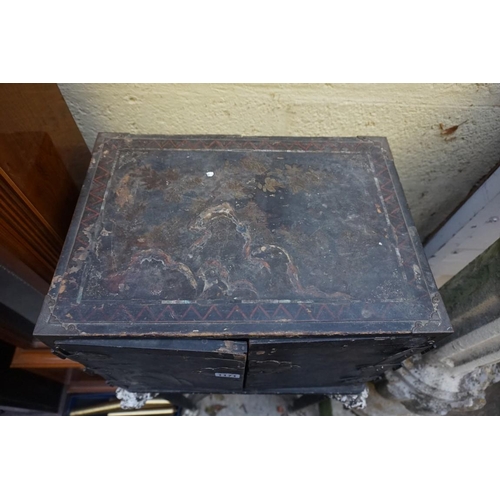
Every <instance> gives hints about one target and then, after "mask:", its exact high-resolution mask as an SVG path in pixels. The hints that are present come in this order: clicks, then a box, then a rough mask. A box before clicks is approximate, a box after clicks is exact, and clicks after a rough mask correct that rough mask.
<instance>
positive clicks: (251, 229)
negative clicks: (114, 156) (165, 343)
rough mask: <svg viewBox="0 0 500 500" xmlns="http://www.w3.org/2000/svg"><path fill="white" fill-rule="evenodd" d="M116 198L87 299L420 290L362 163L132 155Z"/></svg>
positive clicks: (126, 156) (119, 171) (122, 161)
mask: <svg viewBox="0 0 500 500" xmlns="http://www.w3.org/2000/svg"><path fill="white" fill-rule="evenodd" d="M207 173H208V176H207ZM106 201H107V202H106V205H105V207H104V209H103V212H102V223H101V224H100V225H99V227H98V228H97V231H96V242H95V244H96V246H95V253H94V259H93V262H92V269H89V272H88V273H87V275H86V276H85V283H84V288H83V298H84V299H100V298H103V297H106V298H107V297H116V298H122V299H152V298H162V299H171V300H194V299H207V300H213V299H224V298H230V299H252V300H259V299H316V298H319V299H325V298H333V299H341V300H351V299H367V298H372V299H374V298H381V299H410V298H411V297H412V295H413V296H414V295H415V294H416V293H418V291H417V290H416V289H415V288H410V287H402V286H401V283H402V281H403V274H402V272H401V269H400V266H399V265H398V259H397V254H396V252H395V245H394V242H393V241H392V238H391V233H390V227H389V226H388V225H387V222H386V220H385V217H384V214H383V211H382V209H381V202H380V199H379V196H378V193H377V186H376V184H375V181H374V176H373V172H372V170H371V168H370V165H369V162H368V160H367V159H366V158H363V157H362V156H361V155H349V154H341V155H337V156H335V157H333V158H332V156H331V155H329V154H327V153H323V154H321V153H280V152H278V153H269V152H256V153H251V154H249V153H241V152H224V151H211V152H208V153H207V152H205V151H135V150H126V151H123V152H122V153H121V154H120V157H119V159H118V162H117V165H116V167H115V171H114V175H113V178H112V179H111V181H110V183H109V192H108V196H107V200H106ZM377 209H378V211H377ZM374 263H376V265H374Z"/></svg>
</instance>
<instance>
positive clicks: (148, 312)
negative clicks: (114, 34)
mask: <svg viewBox="0 0 500 500" xmlns="http://www.w3.org/2000/svg"><path fill="white" fill-rule="evenodd" d="M450 333H451V326H450V323H449V319H448V316H447V314H446V311H445V309H444V307H443V304H442V301H441V298H440V295H439V293H438V291H437V288H436V285H435V283H434V280H433V277H432V274H431V272H430V269H429V266H428V264H427V261H426V259H425V256H424V253H423V251H422V246H421V244H420V240H419V237H418V234H417V231H416V229H415V227H414V224H413V221H412V218H411V215H410V212H409V210H408V207H407V205H406V201H405V198H404V193H403V191H402V189H401V185H400V183H399V179H398V176H397V173H396V170H395V168H394V163H393V160H392V156H391V152H390V150H389V146H388V144H387V141H386V139H384V138H378V137H364V138H291V137H288V138H283V137H232V136H203V137H201V136H182V137H181V136H133V135H127V134H100V135H99V137H98V139H97V142H96V145H95V148H94V153H93V156H92V161H91V165H90V168H89V171H88V175H87V179H86V182H85V184H84V187H83V190H82V192H81V195H80V200H79V202H78V205H77V208H76V211H75V214H74V218H73V222H72V225H71V228H70V231H69V233H68V236H67V239H66V243H65V247H64V250H63V253H62V256H61V258H60V261H59V265H58V268H57V271H56V274H55V276H54V279H53V281H52V286H51V288H50V291H49V294H48V295H47V297H46V300H45V304H44V308H43V311H42V314H41V315H40V318H39V321H38V324H37V327H36V330H35V334H36V335H37V336H38V337H39V338H40V339H41V340H42V341H44V342H46V343H48V344H49V345H51V346H52V348H53V349H54V351H55V352H56V353H58V354H59V355H61V356H65V357H68V358H71V359H74V360H77V361H79V362H81V363H83V364H84V365H86V366H87V367H88V368H89V369H90V370H92V371H94V372H96V373H98V374H101V375H102V376H103V377H104V378H105V379H106V380H108V381H109V382H110V383H112V384H114V385H118V386H121V387H124V388H126V389H128V390H131V391H134V392H150V391H153V392H261V393H266V392H269V393H272V392H274V393H300V394H304V393H329V392H356V391H357V390H360V388H361V387H362V384H363V383H364V382H366V381H370V380H374V379H376V378H377V377H378V376H380V375H381V374H382V373H383V372H384V371H385V370H388V369H391V368H394V367H396V366H398V365H399V364H400V363H401V361H403V360H404V359H405V358H407V357H409V356H410V355H412V354H415V353H417V352H422V351H424V350H426V349H428V348H430V347H431V346H432V344H433V343H434V342H435V341H436V340H438V339H440V338H442V337H443V336H445V335H448V334H450Z"/></svg>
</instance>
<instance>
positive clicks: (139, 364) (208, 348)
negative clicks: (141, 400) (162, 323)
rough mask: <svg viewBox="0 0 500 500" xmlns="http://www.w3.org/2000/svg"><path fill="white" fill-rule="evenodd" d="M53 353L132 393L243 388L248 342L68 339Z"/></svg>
mask: <svg viewBox="0 0 500 500" xmlns="http://www.w3.org/2000/svg"><path fill="white" fill-rule="evenodd" d="M55 351H56V353H58V354H60V355H62V356H64V357H67V358H69V359H72V360H74V361H78V362H80V363H82V364H83V365H85V366H86V367H87V368H89V369H91V370H92V371H94V372H95V373H97V374H99V375H101V376H102V377H103V378H104V379H106V381H108V382H110V383H112V384H113V385H118V386H119V387H123V388H125V389H127V390H129V391H132V392H169V391H170V392H189V391H194V392H199V391H211V390H213V391H216V392H220V391H224V390H227V391H237V390H241V389H243V380H244V372H245V364H246V356H247V343H246V342H239V341H221V340H194V339H193V340H173V339H165V340H163V339H162V340H153V339H142V340H132V339H131V340H119V339H116V340H114V339H106V340H102V339H95V340H66V341H62V342H56V344H55Z"/></svg>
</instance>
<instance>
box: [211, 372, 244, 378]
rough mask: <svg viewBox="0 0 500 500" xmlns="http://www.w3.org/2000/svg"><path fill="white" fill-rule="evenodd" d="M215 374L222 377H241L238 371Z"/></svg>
mask: <svg viewBox="0 0 500 500" xmlns="http://www.w3.org/2000/svg"><path fill="white" fill-rule="evenodd" d="M215 376H216V377H222V378H240V375H239V374H238V373H216V374H215Z"/></svg>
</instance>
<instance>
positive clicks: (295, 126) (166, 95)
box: [59, 84, 500, 238]
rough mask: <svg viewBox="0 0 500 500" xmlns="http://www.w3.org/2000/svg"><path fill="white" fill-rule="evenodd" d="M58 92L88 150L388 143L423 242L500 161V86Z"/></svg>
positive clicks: (106, 87)
mask: <svg viewBox="0 0 500 500" xmlns="http://www.w3.org/2000/svg"><path fill="white" fill-rule="evenodd" d="M59 86H60V88H61V91H62V93H63V95H64V97H65V99H66V101H67V103H68V105H69V107H70V109H71V111H72V113H73V115H74V117H75V119H76V122H77V124H78V126H79V127H80V130H81V131H82V133H83V136H84V137H85V140H86V141H87V143H88V145H89V147H92V145H93V143H94V140H95V137H96V135H97V133H98V132H129V133H134V134H241V135H281V136H284V135H292V136H356V135H375V136H386V137H387V138H388V140H389V144H390V145H391V148H392V152H393V154H394V158H395V162H396V166H397V169H398V172H399V175H400V177H401V180H402V183H403V187H404V190H405V192H406V196H407V198H408V202H409V205H410V209H411V211H412V214H413V216H414V218H415V221H416V224H417V227H418V229H419V232H420V235H421V237H422V238H425V237H426V236H427V235H428V234H429V233H430V232H431V231H432V230H433V229H435V228H436V227H437V226H438V225H439V224H440V223H441V222H442V221H443V220H444V219H445V218H446V217H447V215H448V214H450V212H452V211H453V210H454V209H455V208H456V207H457V205H458V204H459V203H460V202H461V201H462V200H463V199H464V197H465V196H466V195H467V193H468V191H469V190H470V189H471V187H472V186H473V185H474V184H475V183H476V182H477V181H478V180H479V179H481V177H482V176H484V175H485V174H487V173H488V172H489V171H490V170H491V169H492V168H493V167H494V166H495V164H496V163H497V162H498V161H499V160H500V84H425V85H422V84H415V85H412V84H386V85H382V84H362V85H359V84H352V85H348V84H326V85H310V84H300V85H288V84H287V85H278V84H273V85H271V84H269V85H268V84H265V85H264V84H263V85H248V84H234V85H233V84H232V85H212V84H210V85H202V84H192V85H191V84H189V85H183V84H140V85H134V84H60V85H59ZM457 125H459V127H458V128H456V129H454V127H455V126H457Z"/></svg>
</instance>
